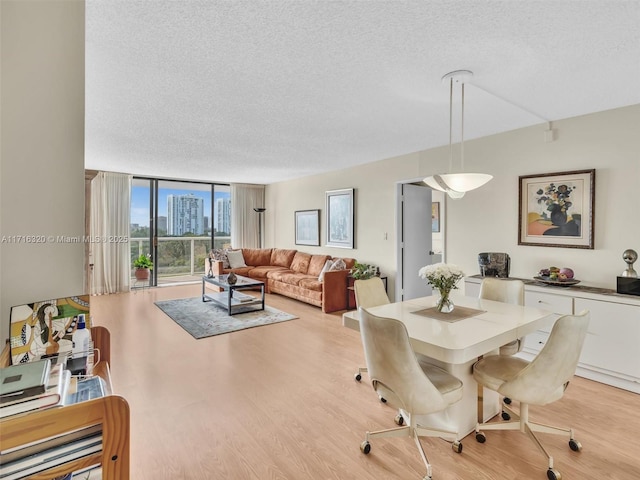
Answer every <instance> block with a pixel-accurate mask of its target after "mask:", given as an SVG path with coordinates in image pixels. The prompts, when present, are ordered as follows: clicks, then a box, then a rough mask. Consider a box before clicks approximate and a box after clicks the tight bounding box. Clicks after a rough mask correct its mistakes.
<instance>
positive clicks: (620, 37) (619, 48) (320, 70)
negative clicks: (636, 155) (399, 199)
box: [86, 0, 640, 183]
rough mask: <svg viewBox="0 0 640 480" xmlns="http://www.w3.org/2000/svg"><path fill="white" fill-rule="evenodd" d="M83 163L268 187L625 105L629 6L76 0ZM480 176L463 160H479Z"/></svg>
mask: <svg viewBox="0 0 640 480" xmlns="http://www.w3.org/2000/svg"><path fill="white" fill-rule="evenodd" d="M86 22H87V27H86V167H87V168H92V169H101V170H110V171H119V172H127V173H133V174H140V175H149V176H159V177H166V178H180V179H194V180H207V181H220V182H243V183H273V182H277V181H281V180H289V179H294V178H299V177H303V176H307V175H313V174H317V173H320V172H324V171H329V170H336V169H340V168H345V167H347V166H350V165H357V164H362V163H367V162H373V161H377V160H381V159H384V158H389V157H392V156H396V155H401V154H405V153H410V152H415V151H419V150H424V149H428V148H432V147H436V146H440V145H446V144H447V143H448V141H449V123H448V122H449V104H448V102H449V92H448V88H447V87H446V86H444V85H443V84H442V82H441V77H442V76H443V75H444V74H446V73H447V72H450V71H452V70H457V69H468V70H472V71H473V72H474V77H473V80H472V83H471V84H469V85H468V87H467V88H466V106H465V138H467V139H468V138H475V137H481V136H486V135H491V134H495V133H499V132H504V131H508V130H513V129H516V128H521V127H525V126H529V125H533V124H539V123H543V122H544V121H545V120H558V119H563V118H567V117H573V116H577V115H582V114H587V113H592V112H597V111H602V110H607V109H611V108H617V107H621V106H626V105H632V104H638V103H640V88H639V86H640V28H639V27H638V25H640V1H637V0H631V1H619V0H599V1H575V0H568V1H567V0H546V1H535V0H527V1H476V0H460V1H340V0H337V1H312V0H308V1H191V0H189V1H187V0H168V1H167V0H152V1H139V0H124V1H118V0H86ZM478 169H479V168H478Z"/></svg>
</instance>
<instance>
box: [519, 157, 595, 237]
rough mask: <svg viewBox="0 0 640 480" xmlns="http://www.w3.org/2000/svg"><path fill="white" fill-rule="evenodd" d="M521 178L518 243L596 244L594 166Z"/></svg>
mask: <svg viewBox="0 0 640 480" xmlns="http://www.w3.org/2000/svg"><path fill="white" fill-rule="evenodd" d="M519 181H520V186H519V190H520V200H519V237H518V244H519V245H536V246H545V247H567V248H589V249H593V248H594V245H593V233H594V228H593V212H594V208H595V170H594V169H591V170H579V171H574V172H558V173H545V174H540V175H524V176H521V177H520V178H519Z"/></svg>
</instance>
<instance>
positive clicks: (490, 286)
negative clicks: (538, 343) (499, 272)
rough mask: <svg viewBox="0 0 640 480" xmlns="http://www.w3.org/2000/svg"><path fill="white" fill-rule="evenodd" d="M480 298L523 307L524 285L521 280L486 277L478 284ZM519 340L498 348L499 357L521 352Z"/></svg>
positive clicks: (522, 343)
mask: <svg viewBox="0 0 640 480" xmlns="http://www.w3.org/2000/svg"><path fill="white" fill-rule="evenodd" d="M479 297H480V298H483V299H485V300H493V301H495V302H503V303H511V304H513V305H524V283H523V282H522V280H514V279H503V278H492V277H487V278H484V279H483V280H482V283H481V284H480V294H479ZM523 346H524V342H523V341H522V339H521V338H518V339H517V340H513V341H512V342H509V343H507V344H506V345H503V346H502V347H500V355H514V354H516V353H518V352H519V351H521V350H522V347H523Z"/></svg>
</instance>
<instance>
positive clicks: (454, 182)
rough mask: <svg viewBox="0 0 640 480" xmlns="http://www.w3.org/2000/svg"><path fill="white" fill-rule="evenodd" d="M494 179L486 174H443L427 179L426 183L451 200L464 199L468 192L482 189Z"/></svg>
mask: <svg viewBox="0 0 640 480" xmlns="http://www.w3.org/2000/svg"><path fill="white" fill-rule="evenodd" d="M492 178H493V176H492V175H488V174H486V173H443V174H440V175H433V176H431V177H427V178H425V179H424V183H426V184H427V185H429V186H430V187H431V188H433V189H434V190H439V191H441V192H445V193H446V194H447V195H449V196H450V197H451V198H462V197H463V196H464V194H465V193H466V192H469V191H471V190H475V189H476V188H479V187H481V186H482V185H484V184H485V183H487V182H488V181H489V180H491V179H492Z"/></svg>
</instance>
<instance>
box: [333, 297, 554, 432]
mask: <svg viewBox="0 0 640 480" xmlns="http://www.w3.org/2000/svg"><path fill="white" fill-rule="evenodd" d="M452 299H453V302H454V304H455V305H459V306H463V307H466V308H471V309H475V310H480V311H481V313H479V314H477V315H474V316H471V317H468V318H463V319H461V320H458V321H456V322H446V321H442V320H437V319H434V318H429V317H425V316H423V315H420V314H416V313H415V312H418V311H421V310H424V309H427V308H430V307H433V306H434V305H435V302H436V297H423V298H417V299H414V300H407V301H405V302H397V303H390V304H388V305H382V306H379V307H374V308H370V309H368V310H369V311H370V312H371V313H372V314H374V315H378V316H380V317H388V318H395V319H397V320H400V321H401V322H402V323H404V324H405V326H406V327H407V332H408V333H409V339H410V342H411V345H412V346H413V349H414V351H415V352H416V353H418V354H421V355H423V356H425V357H428V358H429V362H430V363H433V364H434V365H437V366H439V367H441V368H444V369H445V370H447V371H448V372H449V373H451V374H452V375H455V376H456V377H458V378H459V379H460V380H461V381H462V382H463V384H464V394H463V398H462V400H460V401H459V402H458V403H456V404H454V405H452V406H451V407H449V409H447V412H448V414H449V416H450V419H451V420H452V421H453V422H454V423H455V425H456V427H457V429H458V432H459V433H460V435H461V436H464V435H467V434H469V433H471V432H472V431H474V429H475V425H476V422H477V421H478V420H480V421H486V420H488V419H490V418H491V417H493V416H495V415H496V414H497V413H498V412H499V411H500V410H499V409H500V405H499V398H498V395H497V394H496V393H495V392H489V391H487V392H484V395H482V392H479V391H478V386H477V384H476V381H475V380H474V378H473V375H472V366H473V364H474V363H475V362H476V361H477V359H478V357H481V356H483V355H488V354H495V353H497V352H498V349H499V348H500V347H501V346H502V345H504V344H506V343H509V342H511V341H512V340H516V339H518V338H520V337H523V336H525V335H527V334H529V333H532V332H535V331H536V330H538V329H540V328H544V327H545V326H551V325H552V324H553V322H555V320H556V319H557V318H558V315H556V314H552V313H550V312H548V311H546V310H541V309H538V308H532V307H521V306H518V305H509V304H506V303H501V302H493V301H490V300H482V299H478V298H472V297H464V296H462V295H453V296H452ZM342 323H343V325H344V326H345V327H348V328H352V329H354V330H359V329H360V320H359V315H358V312H357V311H353V312H347V313H345V314H343V316H342ZM479 393H480V394H481V398H482V397H483V400H484V401H483V402H482V403H481V404H480V403H479V402H478V401H479V398H478V394H479Z"/></svg>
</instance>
